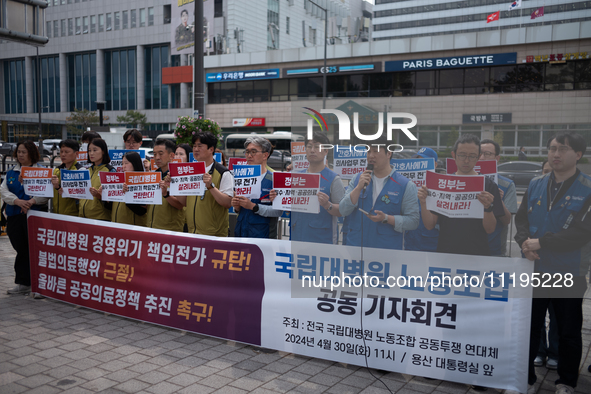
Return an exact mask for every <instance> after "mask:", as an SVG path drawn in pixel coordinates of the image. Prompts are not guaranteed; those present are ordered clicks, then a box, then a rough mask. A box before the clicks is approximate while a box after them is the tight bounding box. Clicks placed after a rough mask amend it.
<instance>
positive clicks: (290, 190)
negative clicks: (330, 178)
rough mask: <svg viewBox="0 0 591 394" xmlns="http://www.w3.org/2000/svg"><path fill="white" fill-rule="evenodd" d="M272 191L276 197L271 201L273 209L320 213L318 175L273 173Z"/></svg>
mask: <svg viewBox="0 0 591 394" xmlns="http://www.w3.org/2000/svg"><path fill="white" fill-rule="evenodd" d="M273 189H274V190H275V191H276V192H277V197H276V198H275V200H273V209H280V210H283V211H294V212H306V213H318V212H320V203H319V202H318V192H319V191H320V174H307V173H296V172H274V173H273Z"/></svg>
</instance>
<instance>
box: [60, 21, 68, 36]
mask: <svg viewBox="0 0 591 394" xmlns="http://www.w3.org/2000/svg"><path fill="white" fill-rule="evenodd" d="M60 22H61V25H62V26H61V28H62V37H65V36H66V34H67V31H66V20H65V19H62V20H61V21H60Z"/></svg>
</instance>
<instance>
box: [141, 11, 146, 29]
mask: <svg viewBox="0 0 591 394" xmlns="http://www.w3.org/2000/svg"><path fill="white" fill-rule="evenodd" d="M144 26H146V9H145V8H140V27H144Z"/></svg>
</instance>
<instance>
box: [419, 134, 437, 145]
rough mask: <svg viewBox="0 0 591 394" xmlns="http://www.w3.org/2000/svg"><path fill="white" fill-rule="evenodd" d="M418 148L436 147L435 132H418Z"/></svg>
mask: <svg viewBox="0 0 591 394" xmlns="http://www.w3.org/2000/svg"><path fill="white" fill-rule="evenodd" d="M419 145H420V146H437V131H419Z"/></svg>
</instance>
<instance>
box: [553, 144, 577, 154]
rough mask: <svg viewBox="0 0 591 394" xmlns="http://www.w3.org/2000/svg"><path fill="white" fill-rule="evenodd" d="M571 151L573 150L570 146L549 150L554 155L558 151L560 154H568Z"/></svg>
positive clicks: (555, 147)
mask: <svg viewBox="0 0 591 394" xmlns="http://www.w3.org/2000/svg"><path fill="white" fill-rule="evenodd" d="M571 149H572V148H571V147H570V146H567V145H562V146H551V147H550V148H548V151H549V152H552V153H556V151H558V152H560V153H566V152H568V151H569V150H571Z"/></svg>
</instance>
